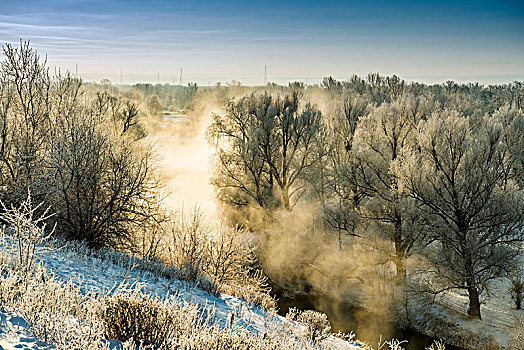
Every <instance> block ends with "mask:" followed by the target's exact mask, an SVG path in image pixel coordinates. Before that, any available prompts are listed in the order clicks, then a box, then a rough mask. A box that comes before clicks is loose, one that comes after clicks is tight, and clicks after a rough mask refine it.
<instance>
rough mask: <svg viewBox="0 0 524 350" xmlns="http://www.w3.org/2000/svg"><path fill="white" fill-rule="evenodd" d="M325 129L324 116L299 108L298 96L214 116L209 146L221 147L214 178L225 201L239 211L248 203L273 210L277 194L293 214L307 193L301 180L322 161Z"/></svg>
mask: <svg viewBox="0 0 524 350" xmlns="http://www.w3.org/2000/svg"><path fill="white" fill-rule="evenodd" d="M322 129H323V123H322V116H321V113H320V111H319V110H317V109H316V108H315V107H314V106H312V105H309V104H306V105H305V106H304V107H300V105H299V95H298V93H293V94H291V95H286V96H284V97H282V98H280V97H277V98H273V97H272V96H270V95H267V94H264V95H254V94H253V95H250V96H247V97H244V98H242V99H240V100H239V101H238V102H236V101H230V102H229V104H228V107H227V111H226V114H225V115H224V116H218V115H216V116H215V119H214V121H213V123H212V124H211V126H210V127H209V129H208V137H209V138H210V139H211V140H215V141H216V142H217V143H219V142H222V144H219V152H218V157H217V166H218V171H217V174H216V175H215V178H214V184H215V186H217V188H218V189H219V193H220V194H221V198H222V199H225V200H227V201H230V202H231V203H233V204H236V205H247V204H249V201H248V199H246V198H249V199H250V200H254V201H255V202H256V203H257V204H258V205H259V206H261V207H269V206H272V205H273V206H274V205H275V204H274V203H275V202H274V200H275V198H276V196H275V189H278V194H279V197H280V200H279V202H280V203H281V205H282V206H283V207H284V208H286V209H287V210H291V209H292V208H293V206H294V205H295V204H296V201H297V200H298V199H299V198H300V197H301V196H302V195H303V193H304V182H303V175H304V174H305V172H306V170H307V169H309V168H311V167H312V166H313V165H314V164H315V163H316V162H317V161H318V157H315V145H317V144H318V143H316V141H317V137H318V135H319V133H320V131H321V130H322ZM217 145H218V144H217Z"/></svg>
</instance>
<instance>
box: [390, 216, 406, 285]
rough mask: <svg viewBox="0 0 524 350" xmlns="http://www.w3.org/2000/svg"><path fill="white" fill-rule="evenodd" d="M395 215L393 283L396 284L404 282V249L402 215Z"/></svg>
mask: <svg viewBox="0 0 524 350" xmlns="http://www.w3.org/2000/svg"><path fill="white" fill-rule="evenodd" d="M396 216H397V219H396V221H395V233H394V237H393V241H394V243H395V266H396V268H397V275H396V276H395V283H396V284H397V285H402V284H404V283H405V282H406V264H405V259H406V257H405V255H406V251H405V248H404V247H403V245H402V238H403V237H402V217H401V216H400V215H396Z"/></svg>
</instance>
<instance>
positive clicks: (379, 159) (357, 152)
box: [348, 96, 431, 283]
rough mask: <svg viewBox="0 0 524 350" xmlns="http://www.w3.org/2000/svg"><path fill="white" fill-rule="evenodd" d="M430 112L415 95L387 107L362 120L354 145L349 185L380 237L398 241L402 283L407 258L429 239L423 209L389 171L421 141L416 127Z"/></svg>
mask: <svg viewBox="0 0 524 350" xmlns="http://www.w3.org/2000/svg"><path fill="white" fill-rule="evenodd" d="M430 109H431V104H430V103H429V102H428V101H427V100H426V99H425V98H414V97H411V96H404V97H403V98H401V99H399V100H397V101H394V102H392V103H383V104H382V105H381V106H380V107H378V108H376V109H374V110H372V111H371V112H370V114H369V115H367V116H365V117H363V118H362V119H361V120H360V122H359V123H358V125H357V129H356V132H355V139H354V141H353V149H352V154H351V168H350V174H348V177H350V180H349V181H350V182H351V183H352V184H353V185H354V186H355V187H356V188H357V189H358V191H360V192H361V193H363V198H362V200H361V202H360V214H361V215H362V217H363V218H365V219H367V220H372V221H374V222H376V223H378V226H379V231H380V235H381V236H383V237H385V238H387V239H388V240H391V242H393V250H394V252H393V253H392V255H391V256H392V260H393V262H394V263H395V265H396V270H397V281H398V282H399V283H403V282H404V280H405V277H406V267H405V259H406V257H407V256H409V255H410V254H411V253H412V252H413V251H414V250H415V249H416V248H418V247H419V246H420V245H421V244H422V243H423V242H424V241H425V240H427V237H426V236H425V232H424V231H423V230H422V229H421V227H422V226H423V225H424V217H423V216H421V215H420V213H419V212H418V205H417V204H416V203H414V201H413V200H412V199H411V198H409V197H408V196H406V195H405V194H404V193H402V192H400V191H399V179H398V176H397V174H395V173H393V172H391V169H390V168H391V164H392V163H393V162H395V161H396V160H397V159H398V157H399V156H400V154H401V152H402V149H403V148H405V147H410V146H411V145H413V144H414V143H415V142H416V135H417V125H418V123H419V122H420V121H421V120H423V119H424V118H426V117H427V116H428V115H429V113H430Z"/></svg>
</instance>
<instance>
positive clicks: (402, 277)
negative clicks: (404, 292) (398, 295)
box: [395, 255, 406, 285]
mask: <svg viewBox="0 0 524 350" xmlns="http://www.w3.org/2000/svg"><path fill="white" fill-rule="evenodd" d="M395 266H396V268H397V275H396V276H395V283H396V284H397V285H402V284H404V282H406V264H405V263H404V257H403V256H398V255H396V256H395Z"/></svg>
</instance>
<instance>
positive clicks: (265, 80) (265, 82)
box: [264, 66, 267, 85]
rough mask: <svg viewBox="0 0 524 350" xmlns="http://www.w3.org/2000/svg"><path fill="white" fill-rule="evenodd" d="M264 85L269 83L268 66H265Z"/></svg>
mask: <svg viewBox="0 0 524 350" xmlns="http://www.w3.org/2000/svg"><path fill="white" fill-rule="evenodd" d="M264 85H267V66H264Z"/></svg>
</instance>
